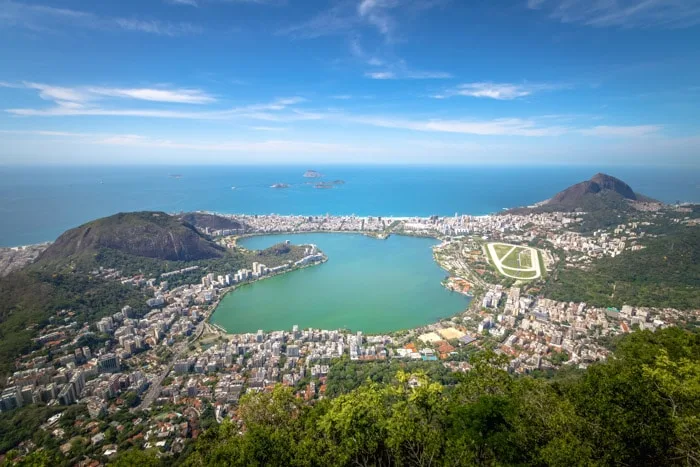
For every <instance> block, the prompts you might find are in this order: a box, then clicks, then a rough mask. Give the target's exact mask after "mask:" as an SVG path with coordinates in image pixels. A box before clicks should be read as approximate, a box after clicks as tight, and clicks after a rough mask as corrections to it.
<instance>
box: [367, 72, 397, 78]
mask: <svg viewBox="0 0 700 467" xmlns="http://www.w3.org/2000/svg"><path fill="white" fill-rule="evenodd" d="M365 76H366V77H368V78H372V79H396V75H395V74H394V73H393V72H391V71H368V72H367V73H365Z"/></svg>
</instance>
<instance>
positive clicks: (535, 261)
mask: <svg viewBox="0 0 700 467" xmlns="http://www.w3.org/2000/svg"><path fill="white" fill-rule="evenodd" d="M486 250H487V252H488V255H489V257H490V259H491V262H492V264H493V266H494V267H495V268H496V270H498V272H499V273H500V274H501V275H503V276H506V277H510V278H512V279H520V280H534V279H539V278H540V277H542V268H541V262H540V257H539V255H540V252H539V251H537V250H536V249H535V248H531V247H529V246H519V245H510V244H507V243H489V244H488V245H486Z"/></svg>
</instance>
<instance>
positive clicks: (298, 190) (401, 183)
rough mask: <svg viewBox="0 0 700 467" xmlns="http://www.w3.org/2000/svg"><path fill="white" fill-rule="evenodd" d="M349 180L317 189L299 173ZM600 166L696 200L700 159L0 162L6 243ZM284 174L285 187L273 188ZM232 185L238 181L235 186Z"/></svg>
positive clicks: (646, 188)
mask: <svg viewBox="0 0 700 467" xmlns="http://www.w3.org/2000/svg"><path fill="white" fill-rule="evenodd" d="M307 169H314V170H317V171H319V172H321V173H322V174H324V177H323V178H322V179H321V180H324V181H333V180H343V181H344V182H345V184H343V185H336V186H335V187H334V188H332V189H316V188H314V187H313V185H310V184H306V182H309V181H311V182H315V181H316V180H314V179H306V178H304V177H303V174H304V172H305V171H306V170H307ZM596 172H605V173H608V174H610V175H613V176H615V177H618V178H621V179H622V180H624V181H625V182H627V183H628V184H630V185H631V186H632V188H633V189H634V190H635V191H637V192H639V193H643V194H646V195H648V196H651V197H653V198H657V199H659V200H661V201H665V202H669V203H672V202H676V201H693V202H699V201H700V168H697V169H688V168H669V167H644V168H642V167H620V166H616V167H579V166H577V167H495V166H490V167H486V166H484V167H481V166H479V167H472V166H458V167H445V166H400V167H397V166H340V165H335V166H327V167H323V166H317V167H299V166H224V167H214V166H180V167H163V166H157V167H156V166H91V167H64V166H61V167H19V166H17V167H0V215H1V216H2V219H3V222H2V223H0V246H17V245H26V244H32V243H39V242H44V241H52V240H54V239H56V237H57V236H58V235H60V234H61V233H62V232H63V231H65V230H67V229H69V228H72V227H75V226H78V225H80V224H82V223H85V222H87V221H90V220H92V219H95V218H98V217H103V216H108V215H110V214H114V213H117V212H123V211H139V210H159V211H166V212H180V211H192V210H207V211H217V212H223V213H247V214H269V213H277V214H306V215H320V214H327V213H330V214H357V215H384V216H392V215H393V216H428V215H434V214H435V215H454V214H455V213H459V214H472V215H481V214H488V213H493V212H498V211H500V210H502V209H503V208H508V207H514V206H524V205H528V204H532V203H535V202H537V201H541V200H543V199H546V198H549V197H550V196H552V195H554V194H555V193H557V192H558V191H560V190H562V189H564V188H566V187H568V186H569V185H571V184H573V183H576V182H579V181H583V180H587V179H589V178H590V177H592V176H593V175H594V174H595V173H596ZM275 183H286V184H289V185H290V187H289V188H286V189H274V188H270V186H271V185H272V184H275ZM232 187H235V189H232Z"/></svg>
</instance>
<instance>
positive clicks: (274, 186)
mask: <svg viewBox="0 0 700 467" xmlns="http://www.w3.org/2000/svg"><path fill="white" fill-rule="evenodd" d="M270 188H278V189H279V188H289V184H287V183H275V184H274V185H270Z"/></svg>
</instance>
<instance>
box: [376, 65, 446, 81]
mask: <svg viewBox="0 0 700 467" xmlns="http://www.w3.org/2000/svg"><path fill="white" fill-rule="evenodd" d="M365 76H366V77H367V78H371V79H449V78H452V75H451V74H450V73H445V72H442V71H417V70H407V69H405V68H402V67H397V68H395V69H392V70H384V71H368V72H366V73H365Z"/></svg>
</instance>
